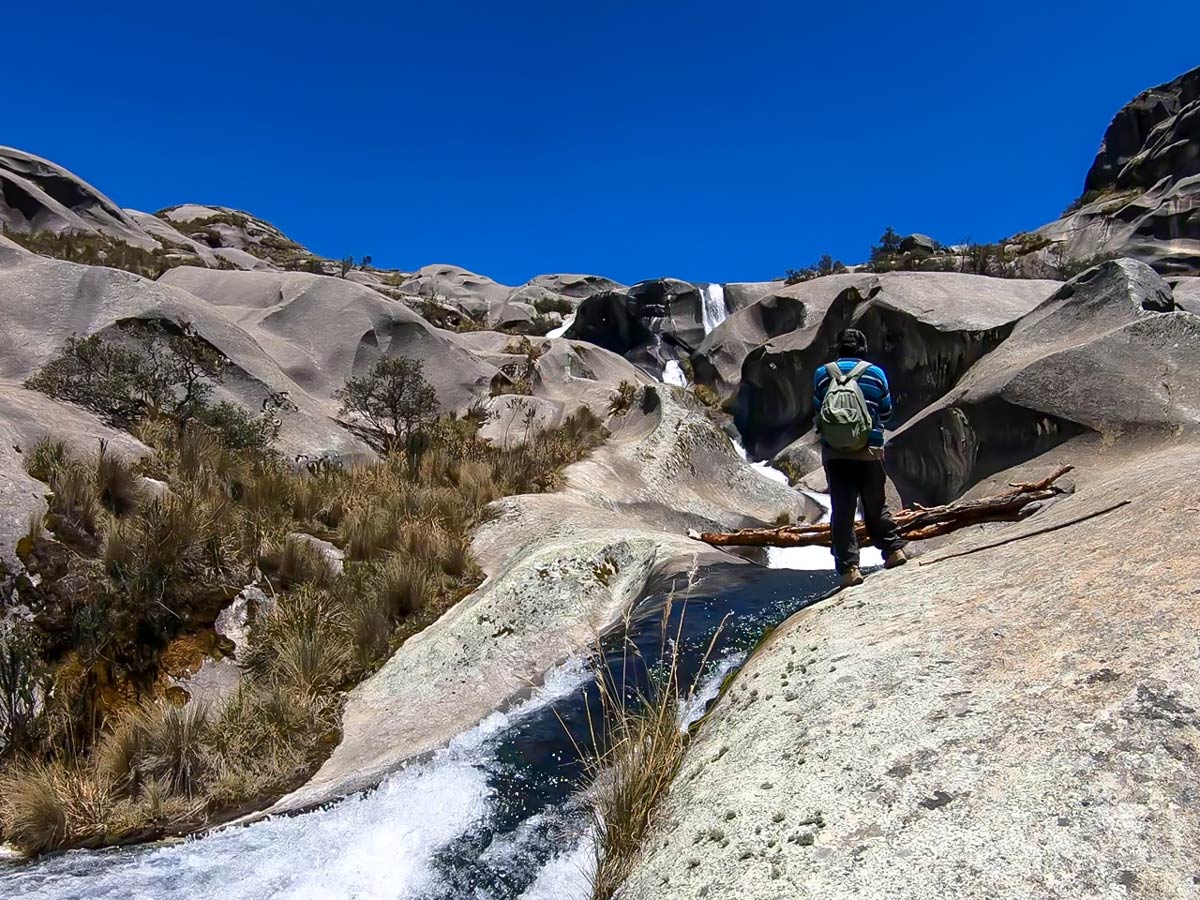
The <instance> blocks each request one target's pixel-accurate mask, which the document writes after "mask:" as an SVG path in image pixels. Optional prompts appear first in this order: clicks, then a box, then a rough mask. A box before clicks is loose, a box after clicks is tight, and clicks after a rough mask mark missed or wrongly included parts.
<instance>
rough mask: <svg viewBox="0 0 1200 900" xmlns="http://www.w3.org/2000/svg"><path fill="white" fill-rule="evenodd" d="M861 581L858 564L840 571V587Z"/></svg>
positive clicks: (860, 582) (853, 584)
mask: <svg viewBox="0 0 1200 900" xmlns="http://www.w3.org/2000/svg"><path fill="white" fill-rule="evenodd" d="M862 583H863V575H862V572H860V571H859V570H858V566H851V567H850V568H849V569H847V570H846V571H845V572H843V573H842V587H844V588H848V587H854V586H855V585H857V584H862Z"/></svg>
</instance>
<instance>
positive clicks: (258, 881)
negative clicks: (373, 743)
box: [0, 550, 834, 900]
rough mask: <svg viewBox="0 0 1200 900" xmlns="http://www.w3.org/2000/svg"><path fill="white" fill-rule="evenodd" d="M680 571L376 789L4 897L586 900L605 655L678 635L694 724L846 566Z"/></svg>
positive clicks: (22, 866) (644, 662) (622, 668)
mask: <svg viewBox="0 0 1200 900" xmlns="http://www.w3.org/2000/svg"><path fill="white" fill-rule="evenodd" d="M826 553H828V550H826ZM682 581H683V579H677V582H678V583H676V584H675V585H674V587H673V586H672V585H671V584H667V583H663V584H660V585H657V586H656V588H655V589H654V590H652V591H651V592H649V593H648V595H647V596H646V597H645V598H644V599H643V600H642V601H640V602H639V603H638V604H637V606H636V607H635V608H634V610H633V612H632V613H631V615H630V617H629V619H628V622H627V623H622V624H621V625H619V626H617V627H615V628H613V629H610V630H609V632H608V633H606V634H605V635H604V636H603V637H602V640H601V643H600V650H599V652H598V653H597V654H593V655H592V657H591V658H585V657H580V658H577V659H572V660H569V661H567V662H566V663H565V664H564V665H561V666H559V667H557V668H556V669H554V670H553V671H551V672H550V673H549V674H548V676H547V677H546V679H545V681H544V683H543V685H542V686H541V687H540V688H538V689H537V690H536V691H535V692H534V693H533V695H532V696H531V697H530V698H529V699H527V700H525V701H524V702H522V703H520V704H519V705H517V706H516V707H514V708H512V709H510V710H507V711H504V712H496V713H493V714H492V715H491V716H489V717H488V718H487V719H485V720H484V721H483V722H481V723H479V724H478V725H477V726H476V727H474V728H472V729H470V730H469V731H467V732H465V733H463V734H461V735H459V736H458V737H457V738H455V740H454V741H452V742H451V743H450V745H449V746H447V747H445V748H444V749H442V750H440V751H438V752H437V753H436V754H434V756H433V757H431V758H429V759H427V760H424V761H421V762H416V763H412V764H410V765H408V766H407V767H406V768H404V769H402V770H401V771H399V772H396V773H395V774H393V775H391V776H390V777H389V778H387V779H386V780H385V781H384V782H383V783H382V784H381V785H380V786H379V787H378V788H376V789H375V790H373V791H370V792H367V793H365V794H360V795H356V796H352V797H349V798H346V799H344V800H342V801H339V802H338V803H335V804H332V805H330V806H328V807H325V808H323V809H320V810H316V811H313V812H309V813H305V814H303V815H298V816H292V817H276V818H272V819H268V820H266V821H263V822H259V823H257V824H254V825H250V826H245V827H231V828H227V829H224V830H221V831H217V832H215V833H212V834H209V835H206V836H203V837H198V838H194V839H191V840H187V841H184V842H180V843H176V844H173V845H159V846H152V847H141V848H132V849H121V850H111V851H102V852H96V851H76V852H70V853H65V854H61V855H59V856H54V857H50V858H47V859H43V860H41V861H38V862H34V863H15V864H14V863H9V864H5V865H2V866H0V896H3V897H4V898H6V900H9V898H12V900H15V898H41V900H68V898H79V900H84V898H89V900H102V898H112V900H116V898H121V900H126V898H136V900H176V898H178V900H184V898H186V900H205V898H219V900H266V898H294V900H325V898H338V900H342V898H345V900H350V898H355V900H359V898H361V900H385V898H386V900H576V898H578V900H583V898H585V897H586V895H587V885H588V874H589V870H590V866H591V865H592V858H593V857H592V843H591V818H590V813H589V811H588V809H587V806H586V804H585V802H584V797H583V789H584V783H585V780H586V778H585V766H584V763H583V760H582V759H581V756H580V749H581V748H582V749H584V750H586V748H588V747H589V746H590V743H591V739H590V733H591V726H590V724H589V707H590V710H591V720H592V721H595V720H596V718H597V714H598V712H599V703H598V701H597V683H596V675H595V669H596V667H597V666H598V665H599V664H600V663H599V662H598V660H599V659H600V658H601V657H602V658H603V664H604V665H606V666H607V667H608V668H609V670H610V672H613V673H620V672H625V673H626V675H625V683H627V684H628V685H629V686H631V687H633V686H634V685H638V686H644V685H645V684H646V683H647V677H648V676H647V671H648V669H649V670H653V668H654V667H655V665H656V664H657V663H658V661H659V659H660V658H661V656H662V653H663V650H664V647H663V643H664V641H663V636H664V634H666V635H667V636H668V640H667V645H668V647H669V646H670V643H671V641H672V640H673V638H674V637H675V636H676V635H678V637H679V641H678V643H679V653H678V668H679V679H680V683H681V684H682V685H683V686H684V687H685V688H687V687H688V686H689V685H692V686H694V690H693V691H692V692H691V693H692V696H691V697H690V698H689V697H684V698H682V700H681V703H682V704H683V706H684V708H683V709H681V712H682V714H683V716H684V718H685V720H686V721H695V720H696V719H698V718H700V716H702V715H703V714H704V711H705V709H706V707H707V705H708V703H709V702H710V701H711V700H713V699H715V697H716V696H717V694H718V692H719V690H720V686H721V684H722V682H723V680H724V678H725V677H726V675H727V674H728V673H729V672H731V671H732V670H734V669H736V668H737V667H738V666H740V665H741V664H742V662H744V661H745V659H746V657H747V656H748V654H749V652H750V650H752V649H753V647H754V646H755V645H756V644H757V643H758V642H759V641H760V640H761V639H762V637H763V635H764V634H765V633H766V632H767V631H769V630H770V629H771V628H773V627H775V626H776V625H778V624H779V623H780V622H782V621H783V620H784V619H786V618H787V617H788V616H790V615H791V614H792V613H794V612H796V611H797V610H799V609H802V608H803V607H805V606H807V605H809V604H811V603H813V602H815V601H816V600H819V599H821V598H822V597H823V596H825V595H827V594H828V593H829V592H830V590H831V589H832V588H833V585H834V575H833V573H832V571H830V570H829V569H824V570H811V571H795V570H786V569H769V568H762V567H759V566H752V565H744V566H737V565H726V566H714V567H711V568H708V569H705V570H702V571H701V572H700V573H699V574H698V576H697V578H696V579H695V581H694V584H693V587H692V589H691V591H690V595H689V596H687V597H685V596H684V593H685V592H686V591H685V587H684V585H683V583H682ZM672 589H674V592H675V593H674V596H673V598H672V602H671V603H670V604H668V603H667V598H668V596H669V595H671V593H672ZM668 605H669V607H670V617H669V619H670V620H669V621H667V622H666V623H665V625H664V608H665V607H667V606H668ZM681 620H682V625H681V624H680V622H681ZM626 628H627V630H626ZM718 632H719V633H718ZM714 634H717V639H716V642H715V644H713V648H712V652H711V653H709V652H708V651H709V647H710V643H712V639H713V635H714ZM668 652H669V650H668ZM617 677H618V678H619V677H620V676H619V675H617Z"/></svg>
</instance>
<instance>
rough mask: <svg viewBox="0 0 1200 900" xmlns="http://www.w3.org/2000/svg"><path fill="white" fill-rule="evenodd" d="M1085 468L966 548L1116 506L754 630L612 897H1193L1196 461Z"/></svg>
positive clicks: (959, 545)
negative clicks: (1021, 518) (759, 641)
mask: <svg viewBox="0 0 1200 900" xmlns="http://www.w3.org/2000/svg"><path fill="white" fill-rule="evenodd" d="M1098 460H1099V461H1100V462H1101V463H1102V464H1101V465H1097V466H1096V467H1095V468H1090V469H1086V470H1081V471H1079V472H1078V473H1076V474H1077V475H1078V479H1077V488H1078V490H1077V493H1076V495H1075V496H1073V497H1070V498H1065V499H1062V500H1060V501H1058V502H1057V503H1055V504H1054V505H1053V506H1051V507H1049V508H1047V509H1046V510H1045V511H1044V512H1042V513H1040V514H1039V515H1037V516H1036V517H1035V518H1033V519H1031V520H1029V521H1027V522H1024V523H1017V524H1011V525H1005V526H1002V527H1001V528H999V529H998V530H996V531H994V532H991V533H990V534H989V535H988V536H987V538H986V540H989V541H990V540H997V539H1001V538H1004V537H1010V536H1017V535H1022V534H1028V533H1029V532H1032V531H1033V530H1034V529H1035V528H1040V527H1044V526H1050V525H1054V524H1058V523H1062V522H1065V521H1067V520H1069V519H1071V518H1074V517H1076V516H1079V515H1083V514H1086V513H1089V512H1096V511H1098V510H1102V509H1104V508H1106V507H1107V506H1109V505H1111V504H1112V503H1113V502H1115V501H1118V500H1125V499H1128V500H1130V501H1131V503H1130V505H1129V506H1126V507H1124V508H1123V509H1119V510H1116V511H1114V512H1110V513H1108V514H1106V515H1102V516H1100V517H1098V518H1094V519H1092V520H1090V521H1087V522H1083V523H1079V524H1076V525H1072V526H1070V527H1067V528H1063V529H1061V530H1058V531H1055V532H1053V533H1049V534H1042V535H1039V536H1033V537H1028V538H1026V539H1024V540H1020V541H1019V542H1016V543H1012V544H1008V545H1006V546H1003V547H997V548H994V549H989V550H986V551H983V552H981V553H978V554H975V555H972V556H967V557H963V558H959V559H953V560H947V561H945V562H942V563H939V564H938V565H936V566H918V565H916V564H911V563H910V564H909V565H908V566H906V567H904V568H902V569H897V570H894V571H892V572H885V573H881V574H879V575H875V576H872V577H871V578H869V579H868V580H867V582H866V584H865V585H864V586H862V587H859V588H853V589H850V590H847V591H844V592H843V593H841V594H840V595H838V597H837V598H836V599H834V600H833V601H831V602H826V603H823V604H820V605H818V606H815V607H812V608H810V609H808V610H805V611H803V612H801V613H799V614H797V615H796V616H793V617H792V618H791V619H789V620H788V621H787V622H786V623H785V624H784V625H782V626H781V627H780V628H779V629H778V630H777V631H775V632H774V633H773V634H772V635H771V637H770V638H769V640H768V641H767V642H766V643H765V644H764V645H763V646H762V647H761V648H760V649H759V650H758V652H757V653H756V654H755V655H754V656H753V658H752V659H751V660H750V662H749V663H748V664H747V665H746V666H745V668H744V669H743V670H742V671H741V672H740V673H739V674H738V676H737V677H736V679H735V680H734V682H733V684H732V686H731V687H729V689H728V690H727V691H726V692H725V694H724V695H723V696H722V698H721V699H720V700H719V701H718V703H717V705H716V708H715V710H714V711H713V712H712V713H710V715H709V716H708V718H707V719H706V720H705V721H704V722H703V723H702V725H701V726H700V729H699V732H698V735H697V737H696V738H695V740H694V742H693V743H692V745H691V746H690V747H689V749H688V753H687V756H686V758H685V761H684V764H683V768H682V771H681V772H680V774H679V776H678V777H677V778H676V780H675V782H674V784H673V786H672V788H671V790H670V794H669V796H668V798H667V800H666V803H665V807H664V808H663V809H662V811H661V817H660V819H659V822H658V825H657V826H656V828H655V830H654V831H653V833H652V834H651V835H650V837H649V839H648V840H647V841H646V843H645V845H644V846H645V851H644V854H643V856H642V857H641V859H640V861H639V864H638V866H637V868H636V870H635V872H634V874H633V876H632V878H631V879H630V880H629V882H628V883H627V884H626V885H625V887H624V889H623V891H622V893H621V896H622V897H623V898H627V900H651V898H654V900H662V898H684V897H701V896H703V897H706V898H708V900H734V898H736V900H766V898H778V897H791V896H798V897H808V896H813V897H824V898H831V900H841V898H846V900H849V898H854V900H874V898H884V897H886V898H899V900H918V898H921V900H924V898H942V897H949V896H954V897H961V898H968V900H985V898H986V900H1025V898H1028V897H1045V898H1061V900H1076V898H1081V897H1114V898H1115V897H1124V896H1130V895H1132V896H1138V897H1146V898H1163V900H1165V898H1181V897H1188V896H1193V895H1194V893H1195V890H1196V879H1197V878H1198V877H1200V870H1198V869H1197V860H1200V800H1198V799H1197V795H1196V789H1195V767H1196V760H1197V753H1198V752H1200V749H1198V748H1200V658H1197V656H1196V653H1195V652H1194V642H1193V641H1191V640H1189V639H1182V640H1181V636H1183V635H1191V634H1194V633H1195V631H1196V628H1197V627H1200V604H1197V603H1196V602H1195V600H1196V597H1197V595H1198V594H1200V576H1198V575H1197V571H1196V566H1195V560H1196V559H1197V558H1200V537H1198V535H1197V533H1196V531H1195V529H1191V528H1180V527H1179V523H1180V522H1182V521H1186V520H1187V517H1188V516H1189V513H1188V512H1187V510H1188V509H1189V508H1193V509H1194V507H1195V506H1196V504H1197V499H1198V495H1197V489H1196V486H1195V485H1194V484H1193V483H1192V482H1191V481H1190V480H1188V479H1181V478H1180V477H1179V473H1180V472H1184V471H1188V472H1191V471H1200V449H1198V448H1197V445H1196V444H1194V443H1192V444H1186V445H1182V444H1179V443H1175V444H1172V445H1170V446H1167V447H1162V448H1158V449H1154V450H1152V449H1146V448H1143V449H1142V451H1141V452H1140V453H1138V454H1137V455H1135V456H1132V457H1129V456H1120V458H1118V454H1112V453H1110V454H1109V455H1108V456H1101V457H1098ZM1057 461H1058V459H1057V458H1056V457H1054V458H1048V459H1046V460H1044V461H1043V464H1042V465H1040V466H1039V467H1038V473H1039V474H1044V473H1045V472H1046V471H1048V470H1049V465H1050V463H1052V462H1057ZM1073 461H1076V460H1073ZM1027 474H1028V475H1032V474H1034V473H1032V472H1027V473H1023V474H1022V475H1021V476H1018V477H1026V475H1027ZM1004 480H1008V479H1007V478H1006V479H1004ZM1191 515H1192V516H1194V513H1192V514H1191ZM979 543H980V541H979V539H978V538H975V537H966V538H960V539H959V540H958V541H957V542H956V543H955V544H954V545H953V548H952V549H954V550H959V549H967V548H968V547H971V546H977V545H978V544H979ZM949 549H951V548H947V550H946V552H948V551H949ZM940 552H942V551H939V554H940ZM1018 573H1019V574H1018Z"/></svg>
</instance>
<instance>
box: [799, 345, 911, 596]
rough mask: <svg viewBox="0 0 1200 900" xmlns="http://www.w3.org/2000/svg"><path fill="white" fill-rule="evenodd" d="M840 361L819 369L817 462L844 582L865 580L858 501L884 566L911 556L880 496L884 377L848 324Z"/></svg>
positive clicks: (886, 402) (887, 402)
mask: <svg viewBox="0 0 1200 900" xmlns="http://www.w3.org/2000/svg"><path fill="white" fill-rule="evenodd" d="M837 354H838V358H837V360H836V361H835V362H831V363H827V364H826V365H824V366H822V367H821V368H819V369H817V372H816V377H815V380H814V384H815V389H816V392H815V401H816V402H815V403H814V408H815V409H816V410H817V414H816V423H817V431H818V433H819V434H820V435H821V461H822V462H823V463H824V464H825V478H826V480H827V481H828V483H829V497H830V502H831V504H832V506H833V509H832V510H831V512H830V518H829V530H830V536H831V538H832V540H833V561H834V566H835V568H836V569H837V573H838V574H839V575H840V576H841V581H842V586H843V587H851V586H853V585H856V584H862V581H863V576H862V572H861V571H860V569H859V558H858V538H857V537H856V536H855V534H854V519H855V514H856V512H857V511H858V502H859V500H862V505H863V519H864V520H865V522H866V526H867V534H869V535H870V536H871V540H872V541H873V542H874V543H875V546H876V547H878V548H879V550H880V552H881V553H883V556H884V563H883V566H884V568H886V569H891V568H895V567H896V566H902V565H904V563H905V562H907V561H908V557H907V556H905V553H904V541H903V539H901V537H900V534H899V532H898V531H897V529H896V523H895V522H894V521H893V520H892V514H891V512H889V511H888V508H887V499H886V497H885V496H884V473H883V424H884V423H885V422H887V420H888V419H890V418H891V416H892V395H891V391H890V389H889V388H888V382H887V375H886V374H884V371H883V369H881V368H879V366H876V365H872V364H871V363H870V362H867V361H866V360H865V359H864V358H863V357H865V356H866V355H867V337H866V335H864V334H863V333H862V332H861V331H857V330H855V329H853V328H847V329H846V330H845V331H843V332H842V333H841V334H839V335H838V340H837Z"/></svg>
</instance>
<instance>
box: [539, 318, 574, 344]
mask: <svg viewBox="0 0 1200 900" xmlns="http://www.w3.org/2000/svg"><path fill="white" fill-rule="evenodd" d="M574 324H575V314H574V313H571V315H569V316H567V317H566V318H565V319H563V323H562V324H561V325H559V326H558V327H557V328H551V329H550V330H549V331H547V332H546V337H548V338H560V337H562V336H563V335H564V334H566V333H567V329H568V328H570V327H571V326H572V325H574Z"/></svg>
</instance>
